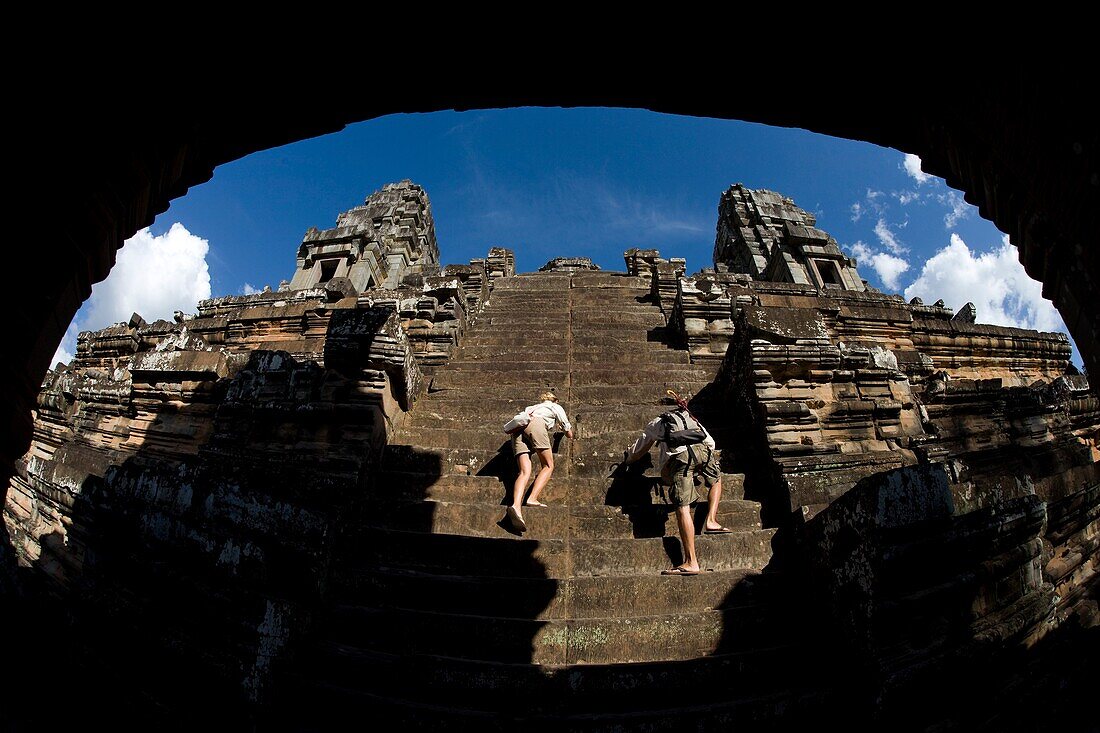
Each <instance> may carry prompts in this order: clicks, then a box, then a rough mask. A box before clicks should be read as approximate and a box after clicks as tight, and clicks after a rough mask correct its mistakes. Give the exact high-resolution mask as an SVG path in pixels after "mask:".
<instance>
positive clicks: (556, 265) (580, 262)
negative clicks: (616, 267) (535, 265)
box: [539, 257, 600, 272]
mask: <svg viewBox="0 0 1100 733" xmlns="http://www.w3.org/2000/svg"><path fill="white" fill-rule="evenodd" d="M598 269H600V266H599V265H597V264H595V263H594V262H592V259H591V258H590V257H555V258H554V259H552V260H550V261H549V262H547V263H546V264H545V265H543V266H542V267H540V268H539V272H577V271H579V270H598Z"/></svg>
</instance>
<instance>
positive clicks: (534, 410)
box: [524, 400, 573, 433]
mask: <svg viewBox="0 0 1100 733" xmlns="http://www.w3.org/2000/svg"><path fill="white" fill-rule="evenodd" d="M524 411H525V412H529V413H531V418H532V419H534V418H536V417H540V418H542V419H543V421H544V422H545V423H546V432H548V433H550V432H553V431H554V423H560V424H561V429H562V430H564V431H565V432H569V431H570V430H572V429H573V426H572V425H570V424H569V418H567V417H566V416H565V410H563V409H562V408H561V405H559V404H558V403H557V402H551V401H550V400H546V401H545V402H540V403H538V404H537V405H528V406H527V407H526V408H524Z"/></svg>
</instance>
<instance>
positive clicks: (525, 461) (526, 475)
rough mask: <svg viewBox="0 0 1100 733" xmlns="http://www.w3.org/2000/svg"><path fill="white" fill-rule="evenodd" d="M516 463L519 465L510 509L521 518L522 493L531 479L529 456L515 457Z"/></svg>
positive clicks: (520, 455)
mask: <svg viewBox="0 0 1100 733" xmlns="http://www.w3.org/2000/svg"><path fill="white" fill-rule="evenodd" d="M516 463H517V464H518V465H519V475H518V476H516V483H515V485H514V486H512V508H513V509H515V510H516V514H518V515H519V516H520V517H521V518H522V517H523V510H522V509H521V508H520V507H522V506H523V493H524V491H526V490H527V481H528V479H530V478H531V454H530V453H520V454H519V455H518V456H516Z"/></svg>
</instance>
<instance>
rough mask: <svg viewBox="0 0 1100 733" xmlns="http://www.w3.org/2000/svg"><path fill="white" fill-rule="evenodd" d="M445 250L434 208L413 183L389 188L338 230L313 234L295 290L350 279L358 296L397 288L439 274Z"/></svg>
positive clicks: (343, 218)
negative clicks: (438, 236) (441, 249)
mask: <svg viewBox="0 0 1100 733" xmlns="http://www.w3.org/2000/svg"><path fill="white" fill-rule="evenodd" d="M438 269H439V244H438V243H437V242H436V237H435V221H434V219H433V218H432V207H431V202H429V200H428V194H427V193H426V192H425V191H424V189H423V188H422V187H420V186H418V185H416V184H415V183H413V182H411V181H401V182H400V183H388V184H386V185H385V186H383V187H382V188H381V190H379V191H375V192H374V193H372V194H371V195H370V196H368V197H367V199H366V201H365V202H364V203H363V205H362V206H357V207H355V208H353V209H349V210H348V211H345V212H344V213H342V214H340V216H339V217H337V220H336V226H335V227H334V228H332V229H325V230H323V231H322V230H318V229H316V228H313V229H310V230H309V231H308V232H307V233H306V236H305V238H304V239H303V240H302V244H301V245H300V246H299V248H298V267H297V270H296V271H295V273H294V277H293V279H292V280H291V281H290V289H292V290H301V289H307V288H314V287H320V286H323V285H324V284H325V283H326V282H328V281H329V280H331V279H333V278H345V279H347V281H348V282H349V284H350V285H351V286H352V287H353V288H354V290H355V291H356V292H360V291H363V290H366V289H367V288H371V287H385V288H395V287H397V286H398V285H399V284H400V283H401V282H402V280H403V279H404V278H405V277H406V276H408V275H425V274H435V273H436V272H438Z"/></svg>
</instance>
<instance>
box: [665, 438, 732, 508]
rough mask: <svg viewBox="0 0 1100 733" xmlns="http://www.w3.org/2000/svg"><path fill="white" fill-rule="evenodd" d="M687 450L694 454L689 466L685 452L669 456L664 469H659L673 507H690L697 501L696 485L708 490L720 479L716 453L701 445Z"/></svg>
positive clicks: (720, 474)
mask: <svg viewBox="0 0 1100 733" xmlns="http://www.w3.org/2000/svg"><path fill="white" fill-rule="evenodd" d="M688 450H689V451H692V453H693V454H694V455H693V460H692V463H691V465H690V466H689V465H688V463H687V451H685V452H683V453H681V454H679V455H675V456H670V457H669V459H668V462H667V463H665V467H664V468H663V469H661V478H662V479H663V480H664V483H665V485H666V486H668V487H669V489H668V500H669V503H670V504H674V505H675V506H690V505H691V504H693V503H695V502H696V501H699V495H698V491H697V490H696V488H695V485H696V484H702V485H703V486H705V487H707V488H708V489H709V488H710V487H711V486H714V485H715V484H716V483H718V480H719V479H721V478H722V473H721V471H720V469H719V468H718V452H717V451H715V450H711V449H708V448H707V447H706V446H703V445H696V446H692V447H690V448H688Z"/></svg>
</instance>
